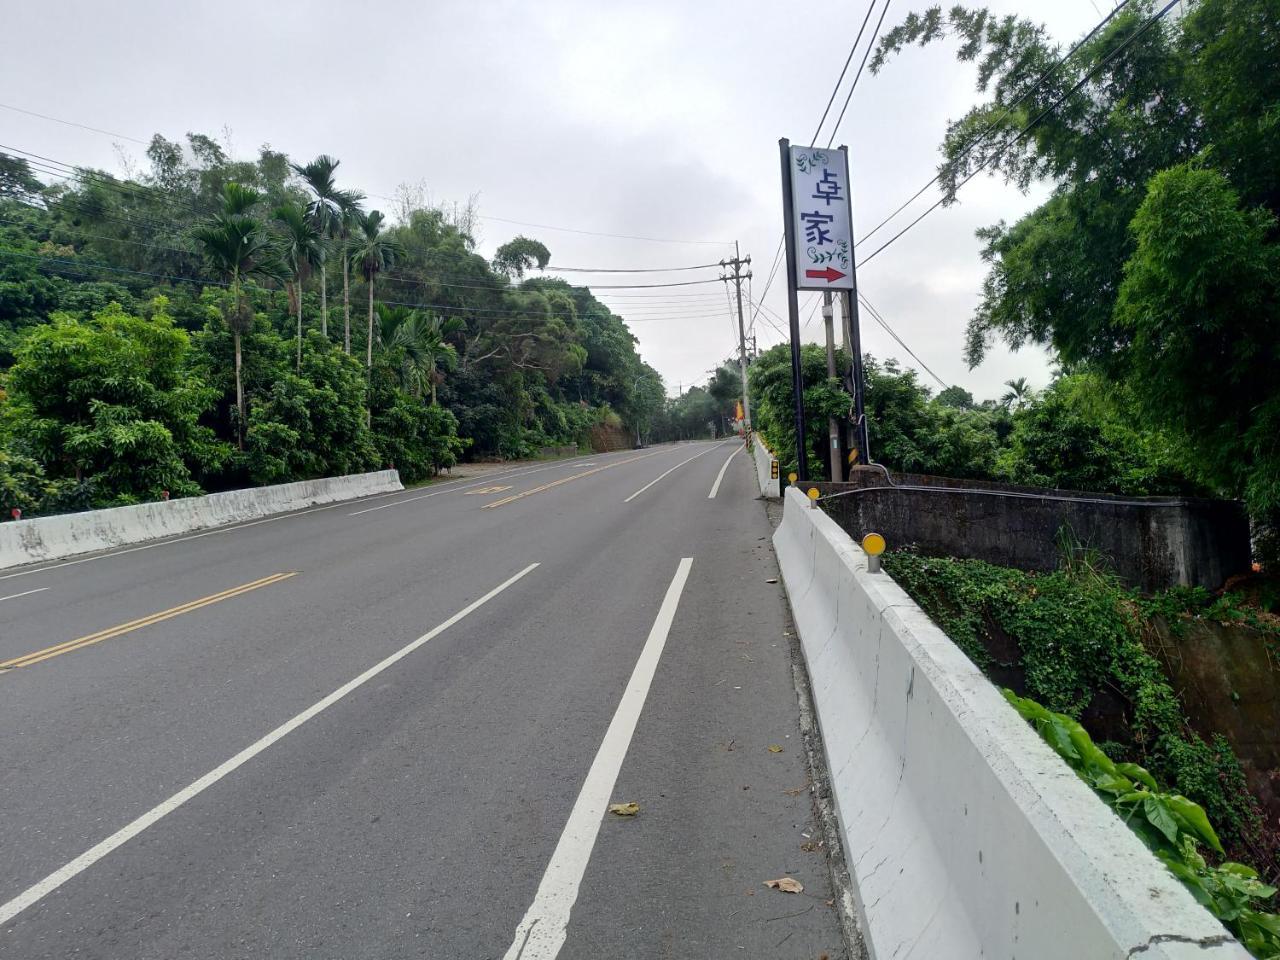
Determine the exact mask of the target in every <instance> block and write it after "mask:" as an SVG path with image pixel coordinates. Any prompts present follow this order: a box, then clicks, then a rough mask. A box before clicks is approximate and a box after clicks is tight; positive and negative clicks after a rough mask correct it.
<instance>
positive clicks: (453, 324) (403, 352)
mask: <svg viewBox="0 0 1280 960" xmlns="http://www.w3.org/2000/svg"><path fill="white" fill-rule="evenodd" d="M377 309H378V326H377V328H376V330H375V332H376V334H377V339H378V344H379V346H380V348H381V350H382V352H383V353H384V354H386V355H387V356H388V358H389V359H390V360H391V362H392V363H393V364H394V365H395V366H396V368H397V369H398V371H399V376H400V386H401V389H403V390H405V391H407V392H408V393H409V394H411V395H412V396H414V397H421V396H422V394H423V392H424V391H427V390H429V391H430V393H431V405H432V406H435V405H436V402H437V395H436V388H437V387H438V386H439V385H440V383H442V382H443V380H444V373H445V372H446V371H450V370H453V369H455V368H456V367H457V365H458V352H457V350H455V349H454V347H453V345H452V344H451V343H449V342H447V340H446V337H448V336H449V335H451V334H454V333H457V332H458V331H459V330H461V329H462V327H463V326H464V324H463V322H462V321H461V320H460V319H457V318H449V319H447V320H446V319H444V318H442V317H439V316H436V315H434V314H424V313H422V312H421V311H418V310H413V309H410V308H408V307H400V306H395V307H389V306H387V305H385V304H378V305H377Z"/></svg>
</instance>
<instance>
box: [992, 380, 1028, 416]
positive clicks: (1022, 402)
mask: <svg viewBox="0 0 1280 960" xmlns="http://www.w3.org/2000/svg"><path fill="white" fill-rule="evenodd" d="M1004 385H1005V386H1006V387H1008V388H1009V389H1008V391H1007V392H1006V393H1005V395H1004V396H1003V397H1001V398H1000V403H1001V404H1003V405H1004V406H1005V407H1006V408H1011V409H1014V410H1021V409H1022V408H1023V407H1025V406H1026V405H1027V403H1029V402H1030V401H1031V399H1032V398H1033V397H1035V391H1034V390H1032V389H1031V385H1030V384H1029V383H1027V378H1026V377H1018V378H1016V379H1014V380H1006V381H1005V382H1004Z"/></svg>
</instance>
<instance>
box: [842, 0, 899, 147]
mask: <svg viewBox="0 0 1280 960" xmlns="http://www.w3.org/2000/svg"><path fill="white" fill-rule="evenodd" d="M891 2H892V0H884V7H882V8H881V10H880V19H879V20H877V21H876V29H875V32H874V33H872V34H871V42H870V43H869V44H867V49H866V50H864V51H863V53H862V63H860V64H859V65H858V72H857V73H856V74H854V76H853V83H851V84H849V95H848V96H847V97H845V98H844V106H842V107H841V108H840V116H838V117H836V125H835V126H834V127H832V128H831V136H830V137H829V138H827V146H828V147H830V146H831V144H832V143H834V142H835V139H836V133H837V132H839V130H840V124H841V123H842V122H843V121H844V112H845V111H846V110H848V109H849V101H850V100H852V99H853V91H854V90H856V89H857V87H858V79H859V78H860V77H861V76H862V68H863V67H865V66H866V65H867V57H869V56H871V48H872V47H874V46H875V45H876V37H877V36H879V35H880V26H881V25H882V24H883V23H884V15H885V14H886V13H888V12H889V4H890V3H891ZM859 36H861V34H859Z"/></svg>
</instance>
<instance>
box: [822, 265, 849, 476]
mask: <svg viewBox="0 0 1280 960" xmlns="http://www.w3.org/2000/svg"><path fill="white" fill-rule="evenodd" d="M834 312H835V311H834V308H833V307H832V306H831V291H830V290H824V291H822V325H823V326H824V327H826V330H827V377H828V378H829V379H832V380H834V379H835V377H836V335H835V324H834V323H833V314H834ZM827 435H828V437H829V439H830V441H831V442H830V443H829V444H828V447H827V449H828V454H827V457H828V460H829V461H830V463H831V482H832V483H839V482H840V481H841V480H843V479H844V466H843V464H841V463H840V422H839V421H838V420H837V419H836V418H835V417H827Z"/></svg>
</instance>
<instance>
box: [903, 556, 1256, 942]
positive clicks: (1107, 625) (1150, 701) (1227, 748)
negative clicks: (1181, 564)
mask: <svg viewBox="0 0 1280 960" xmlns="http://www.w3.org/2000/svg"><path fill="white" fill-rule="evenodd" d="M1068 558H1069V562H1067V563H1066V564H1065V565H1064V567H1063V569H1061V570H1057V571H1053V572H1050V573H1026V572H1023V571H1020V570H1013V569H1009V568H1007V567H998V566H994V565H992V564H989V563H984V562H982V561H980V560H964V559H952V558H933V557H922V556H919V555H917V554H914V553H910V552H896V553H890V554H887V555H886V557H885V569H886V570H887V571H888V572H889V573H890V575H891V576H892V577H893V578H894V579H895V580H896V581H897V582H898V583H899V584H901V585H902V587H903V589H905V590H906V591H907V592H908V593H909V594H911V596H912V597H913V599H915V600H916V602H917V603H919V604H920V605H921V607H923V608H924V610H925V611H926V612H927V613H928V614H929V615H930V617H932V618H933V619H934V621H935V622H936V623H937V624H938V625H939V626H940V627H941V628H942V629H943V630H944V631H945V632H946V633H947V634H948V635H949V636H950V637H951V638H952V640H954V641H955V642H956V644H957V646H959V647H960V648H961V649H962V650H963V651H964V652H965V654H966V655H967V656H968V657H969V658H970V659H971V660H972V661H973V662H974V663H975V664H976V665H977V666H978V667H980V668H981V669H982V670H983V671H984V672H985V673H986V674H987V675H988V676H989V677H991V679H992V680H993V682H995V683H996V684H998V685H1000V686H1003V687H1005V688H1008V693H1007V696H1008V697H1009V699H1010V702H1012V703H1013V704H1014V706H1015V707H1016V708H1017V709H1018V711H1019V712H1020V713H1021V714H1022V715H1023V716H1024V717H1025V718H1026V719H1027V720H1028V721H1029V722H1031V723H1032V725H1033V726H1035V727H1036V729H1037V730H1038V731H1039V732H1040V733H1041V734H1042V735H1043V736H1044V737H1045V739H1046V740H1047V741H1048V742H1049V744H1050V745H1051V746H1053V748H1054V749H1055V750H1057V751H1058V753H1059V754H1060V755H1061V756H1062V757H1063V758H1064V759H1065V760H1066V761H1067V762H1068V763H1069V764H1070V765H1071V766H1072V768H1073V769H1075V770H1076V771H1077V773H1079V774H1080V776H1081V777H1082V778H1083V779H1084V780H1085V781H1086V782H1087V783H1089V784H1090V786H1091V787H1093V788H1094V790H1095V791H1096V792H1097V793H1098V794H1099V796H1100V797H1102V799H1103V800H1105V801H1106V802H1107V803H1108V805H1109V806H1111V807H1112V809H1114V810H1115V811H1116V812H1117V813H1118V814H1119V815H1120V816H1121V818H1122V819H1123V820H1124V821H1125V822H1126V823H1127V824H1128V825H1129V826H1130V827H1131V828H1132V829H1134V830H1135V832H1137V833H1138V835H1139V836H1140V837H1141V838H1142V839H1143V841H1144V842H1145V843H1146V844H1147V845H1148V846H1149V847H1150V848H1151V849H1152V851H1153V852H1154V853H1156V855H1157V856H1158V857H1160V859H1161V860H1162V861H1163V862H1164V863H1165V864H1166V865H1168V866H1169V868H1170V870H1172V871H1173V873H1174V874H1175V875H1176V876H1177V877H1178V878H1179V879H1181V880H1182V881H1183V882H1184V883H1186V884H1187V886H1188V887H1189V888H1190V889H1191V891H1192V893H1193V894H1194V895H1195V896H1196V898H1197V900H1199V901H1200V902H1201V903H1202V904H1203V905H1205V906H1206V907H1208V908H1209V909H1211V910H1212V911H1213V912H1214V913H1215V915H1216V916H1218V917H1219V919H1222V920H1223V922H1224V923H1226V924H1227V926H1228V928H1229V929H1231V930H1232V932H1233V933H1236V934H1237V935H1238V936H1239V937H1240V938H1241V939H1242V941H1243V942H1245V944H1246V945H1247V946H1249V948H1250V949H1251V950H1253V951H1254V953H1255V955H1256V956H1260V957H1273V956H1276V955H1277V953H1278V952H1280V917H1277V916H1276V915H1274V914H1268V913H1267V911H1270V910H1274V909H1275V904H1274V894H1275V889H1274V887H1273V886H1271V885H1270V884H1273V883H1275V882H1276V881H1277V880H1278V879H1280V830H1277V827H1276V824H1275V823H1274V822H1272V821H1274V815H1273V816H1272V817H1269V818H1268V817H1264V815H1263V812H1262V810H1261V809H1260V806H1259V803H1258V801H1257V799H1256V798H1255V797H1254V796H1253V794H1252V793H1251V792H1250V790H1249V787H1248V784H1247V782H1246V778H1245V774H1244V771H1243V770H1242V768H1241V765H1240V762H1239V760H1238V759H1237V757H1236V754H1235V752H1234V750H1233V749H1232V747H1231V745H1230V743H1228V741H1227V740H1226V738H1225V737H1223V736H1222V735H1220V734H1213V735H1210V736H1208V737H1207V738H1206V737H1204V736H1201V734H1200V733H1198V732H1197V731H1196V729H1194V728H1193V726H1192V723H1191V722H1190V720H1189V719H1188V717H1187V711H1186V709H1185V707H1184V705H1183V704H1182V703H1181V702H1180V700H1179V697H1178V696H1177V694H1176V693H1175V691H1174V688H1173V686H1172V685H1171V683H1170V681H1169V678H1168V675H1167V674H1166V671H1165V670H1164V668H1163V666H1162V664H1161V662H1160V660H1159V658H1158V657H1157V656H1156V655H1155V654H1154V653H1153V652H1152V649H1153V647H1155V644H1153V643H1151V642H1149V638H1150V637H1151V636H1152V634H1153V632H1154V631H1156V630H1157V629H1164V630H1167V631H1169V632H1171V633H1173V634H1174V635H1175V636H1177V635H1178V634H1179V633H1180V631H1182V630H1184V629H1185V627H1186V625H1187V624H1189V623H1191V622H1193V621H1195V620H1197V619H1207V620H1212V621H1214V622H1218V623H1226V624H1241V623H1245V624H1248V625H1249V626H1251V627H1254V628H1255V629H1257V630H1259V631H1260V632H1261V633H1262V634H1263V636H1264V637H1265V638H1266V639H1265V641H1264V642H1266V643H1268V644H1269V645H1270V647H1271V648H1272V650H1273V651H1274V652H1276V653H1278V654H1280V617H1277V616H1275V615H1274V614H1270V613H1267V612H1265V611H1260V610H1259V609H1258V608H1257V607H1256V606H1255V605H1253V604H1252V603H1249V602H1247V601H1246V598H1244V597H1243V596H1241V595H1239V594H1236V593H1230V592H1228V593H1224V594H1221V595H1213V594H1210V593H1208V592H1207V591H1204V590H1200V589H1185V588H1180V589H1174V590H1170V591H1167V592H1165V593H1163V594H1159V595H1157V596H1154V597H1143V596H1140V595H1139V594H1137V593H1136V592H1135V591H1133V590H1130V589H1128V588H1126V587H1124V586H1123V585H1121V584H1120V583H1119V581H1118V580H1117V579H1116V578H1115V577H1114V576H1112V575H1111V574H1109V573H1108V572H1106V571H1105V569H1103V568H1102V567H1101V566H1100V565H1099V563H1098V561H1097V558H1095V557H1090V556H1089V555H1087V554H1083V553H1081V552H1079V551H1073V552H1071V553H1069V555H1068ZM1086 731H1088V732H1086ZM1090 734H1092V737H1091V736H1090ZM1095 737H1096V738H1099V741H1100V742H1098V743H1097V744H1096V745H1095V743H1094V740H1093V738H1095ZM1148 771H1149V772H1148ZM1157 782H1161V783H1165V784H1168V785H1169V789H1168V790H1165V789H1162V788H1160V787H1158V786H1157ZM1210 824H1212V826H1210ZM1201 847H1204V848H1206V849H1205V850H1204V851H1203V852H1201V850H1200V849H1199V848H1201ZM1206 856H1207V857H1208V858H1209V860H1208V861H1206V860H1205V857H1206ZM1246 865H1247V866H1246ZM1259 875H1261V879H1259Z"/></svg>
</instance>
